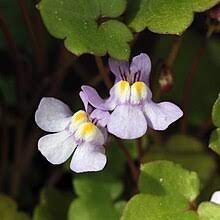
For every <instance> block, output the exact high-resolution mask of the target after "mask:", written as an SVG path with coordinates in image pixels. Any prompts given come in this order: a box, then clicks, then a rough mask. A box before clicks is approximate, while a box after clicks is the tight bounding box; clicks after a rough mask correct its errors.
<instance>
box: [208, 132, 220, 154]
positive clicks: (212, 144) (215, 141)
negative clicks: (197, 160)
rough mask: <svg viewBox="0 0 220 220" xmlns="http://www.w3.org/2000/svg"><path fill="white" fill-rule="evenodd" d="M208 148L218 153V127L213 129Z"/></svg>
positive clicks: (219, 136) (219, 148) (219, 134)
mask: <svg viewBox="0 0 220 220" xmlns="http://www.w3.org/2000/svg"><path fill="white" fill-rule="evenodd" d="M209 148H211V149H212V150H213V151H214V152H216V153H217V154H218V155H220V128H217V129H216V130H214V131H213V132H212V134H211V137H210V141H209Z"/></svg>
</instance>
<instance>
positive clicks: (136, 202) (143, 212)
mask: <svg viewBox="0 0 220 220" xmlns="http://www.w3.org/2000/svg"><path fill="white" fill-rule="evenodd" d="M188 209H189V204H188V202H187V200H186V199H185V198H184V197H183V196H181V195H179V194H176V195H175V196H171V195H164V196H155V195H147V194H139V195H136V196H134V197H133V198H132V199H131V200H130V201H129V202H128V203H127V205H126V208H125V210H124V212H123V215H122V218H121V220H140V219H141V220H174V219H175V220H198V216H197V214H196V213H195V212H193V211H189V210H188Z"/></svg>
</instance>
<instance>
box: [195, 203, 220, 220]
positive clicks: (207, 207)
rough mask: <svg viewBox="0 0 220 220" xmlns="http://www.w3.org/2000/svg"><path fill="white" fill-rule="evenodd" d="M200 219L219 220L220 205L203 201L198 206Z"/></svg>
mask: <svg viewBox="0 0 220 220" xmlns="http://www.w3.org/2000/svg"><path fill="white" fill-rule="evenodd" d="M198 214H199V220H219V219H220V205H217V204H215V203H211V202H203V203H201V204H200V205H199V208H198Z"/></svg>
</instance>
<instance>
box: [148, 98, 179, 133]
mask: <svg viewBox="0 0 220 220" xmlns="http://www.w3.org/2000/svg"><path fill="white" fill-rule="evenodd" d="M144 112H145V116H146V118H147V122H148V125H149V126H150V127H151V128H153V129H154V130H165V129H166V128H167V127H168V126H169V125H170V124H171V123H173V122H174V121H176V120H178V119H179V118H180V117H182V115H183V112H182V110H181V109H180V108H179V107H178V106H177V105H175V104H173V103H171V102H160V103H158V104H157V103H154V102H152V101H148V102H146V104H145V106H144Z"/></svg>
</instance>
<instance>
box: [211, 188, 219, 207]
mask: <svg viewBox="0 0 220 220" xmlns="http://www.w3.org/2000/svg"><path fill="white" fill-rule="evenodd" d="M210 201H211V202H213V203H215V204H218V205H220V191H216V192H214V193H213V194H212V197H211V200H210Z"/></svg>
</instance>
